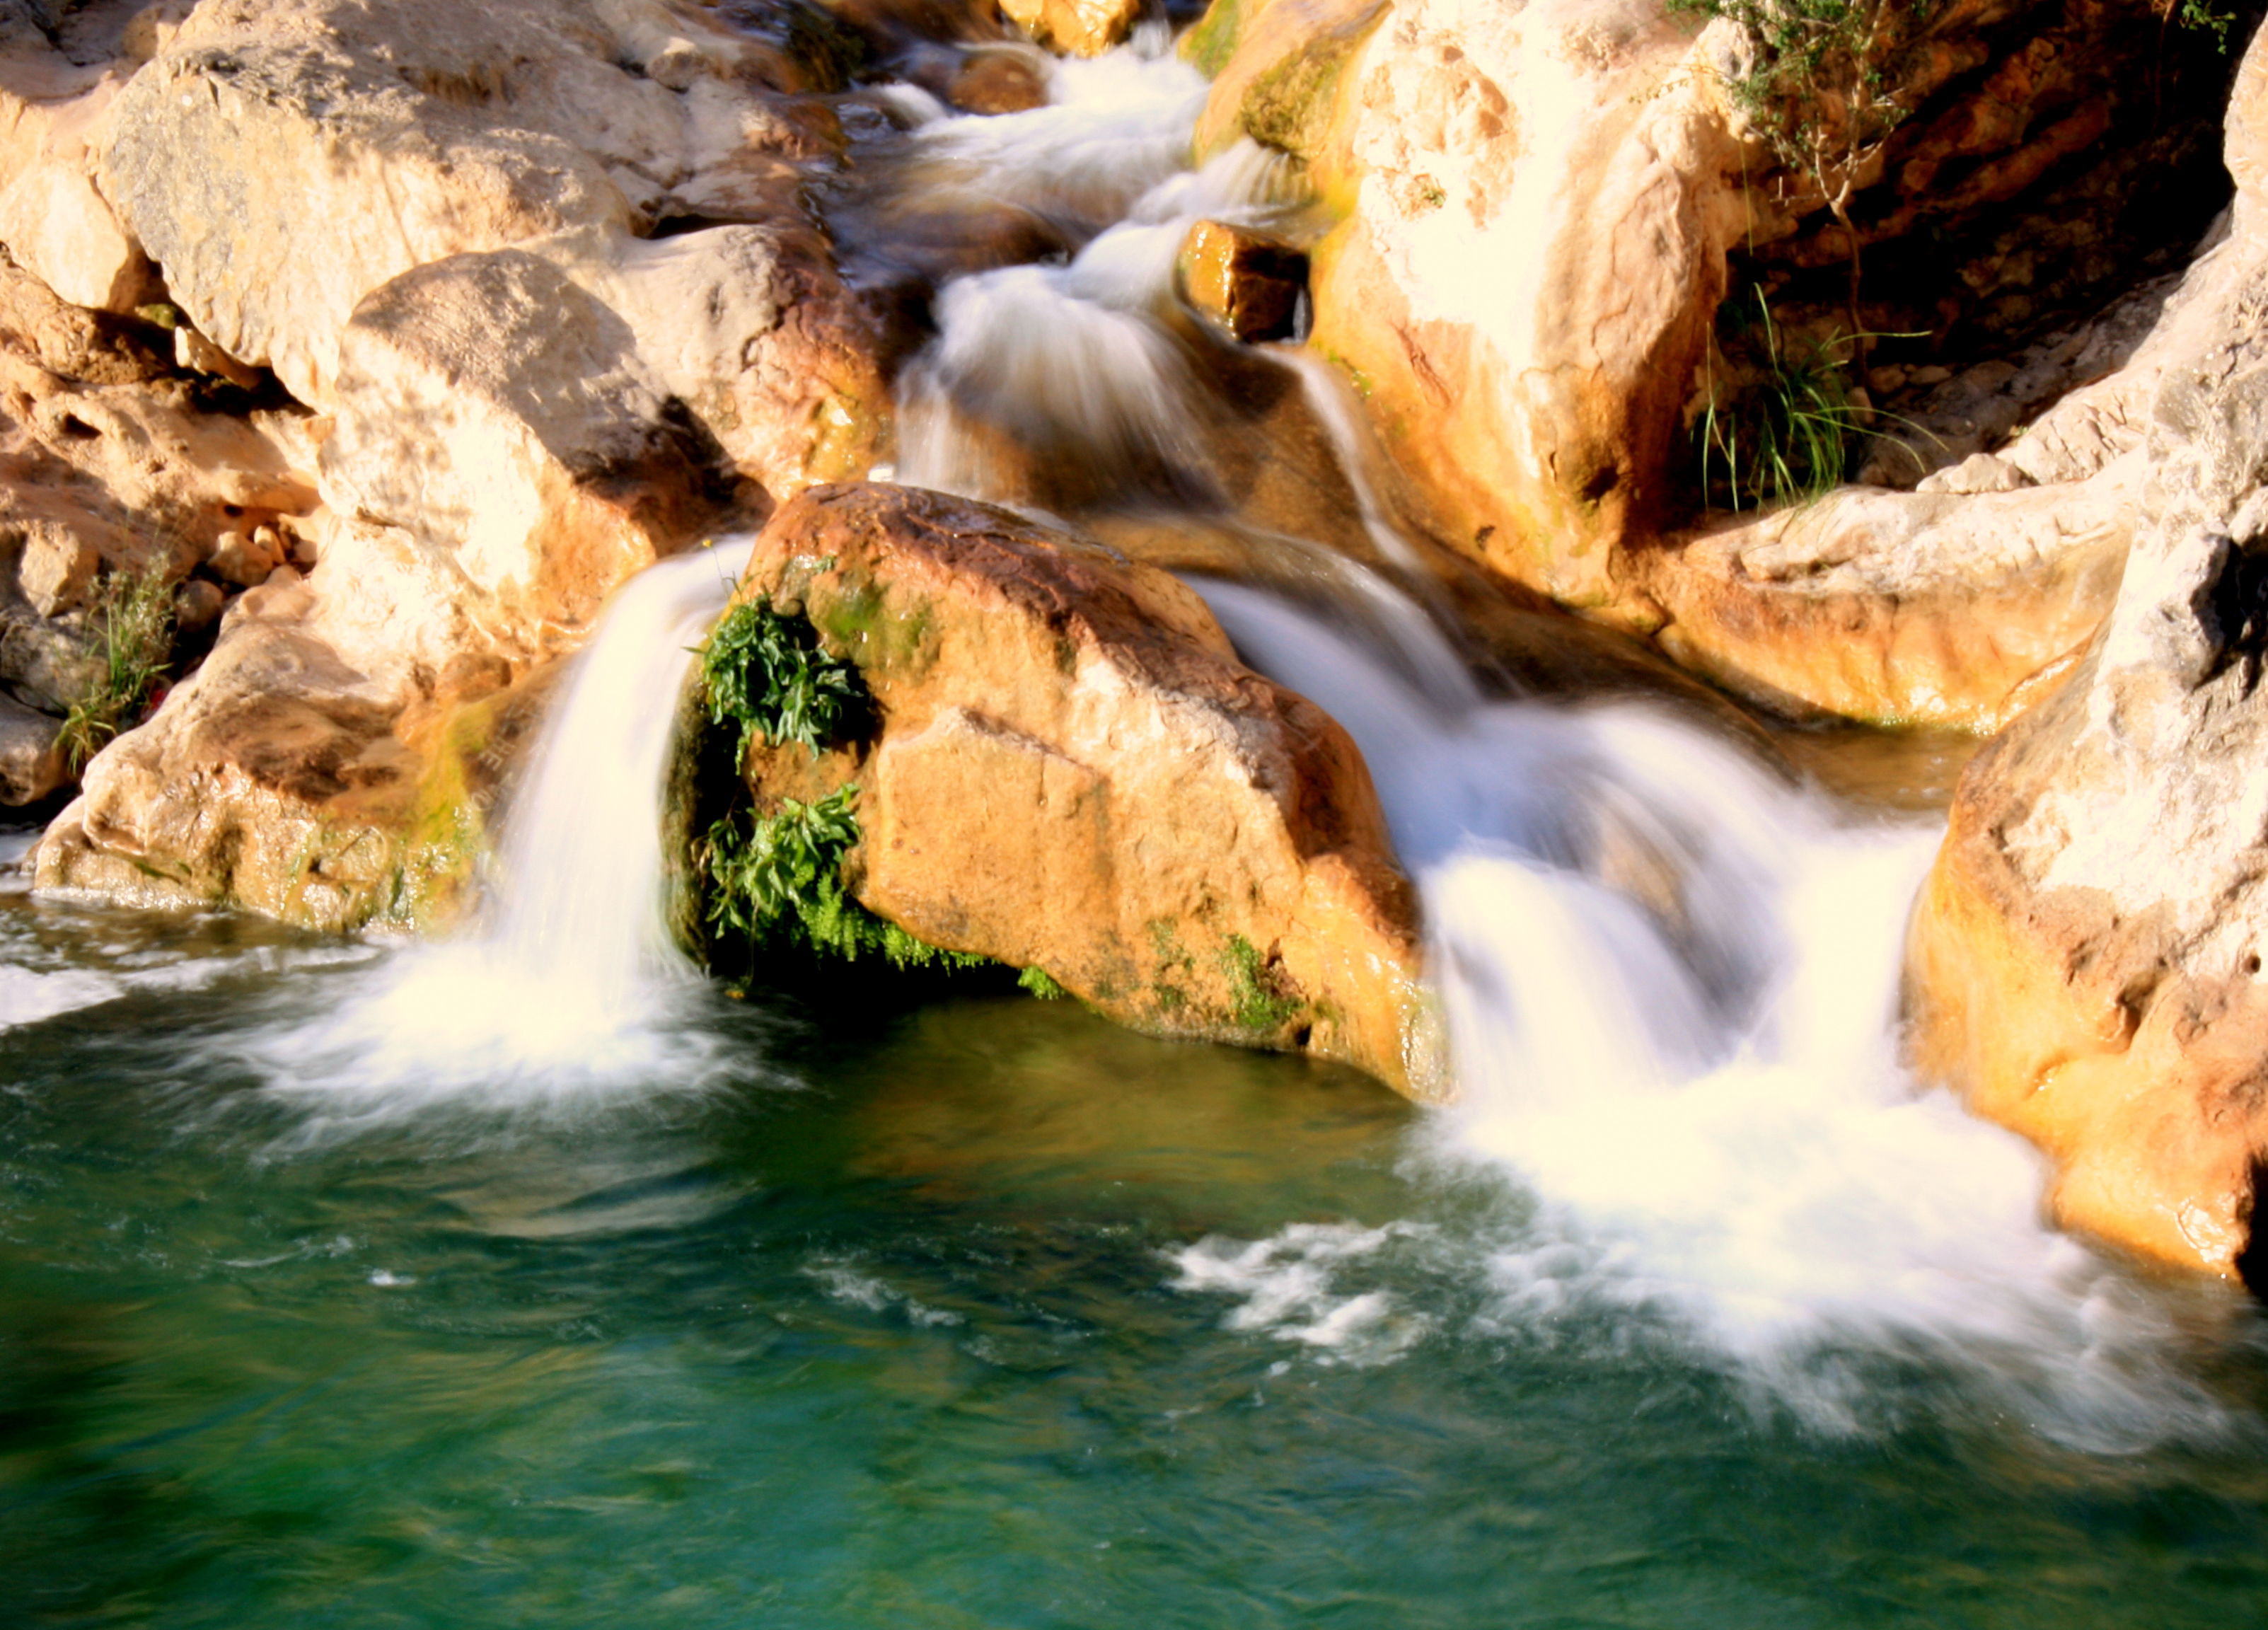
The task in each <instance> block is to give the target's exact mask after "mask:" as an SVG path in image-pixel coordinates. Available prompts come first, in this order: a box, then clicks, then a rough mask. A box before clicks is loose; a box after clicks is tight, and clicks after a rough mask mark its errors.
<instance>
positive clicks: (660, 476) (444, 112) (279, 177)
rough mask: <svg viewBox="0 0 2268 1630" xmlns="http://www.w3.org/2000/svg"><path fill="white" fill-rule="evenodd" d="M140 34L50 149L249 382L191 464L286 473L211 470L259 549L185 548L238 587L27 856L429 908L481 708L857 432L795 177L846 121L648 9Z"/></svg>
mask: <svg viewBox="0 0 2268 1630" xmlns="http://www.w3.org/2000/svg"><path fill="white" fill-rule="evenodd" d="M141 46H142V49H143V53H144V56H146V58H147V60H146V61H143V62H139V63H138V64H137V63H136V61H134V60H132V59H127V60H124V61H122V63H121V64H120V65H119V67H118V69H117V72H116V74H115V75H114V77H115V78H117V79H119V80H121V81H122V83H121V84H119V85H114V86H113V87H112V89H111V91H110V92H107V93H106V99H105V100H103V102H102V103H101V104H100V106H99V108H98V109H97V110H96V113H97V115H98V116H94V117H92V119H91V121H90V122H89V124H88V128H87V129H86V130H85V134H84V141H83V148H84V155H83V167H85V168H87V169H88V170H89V171H90V173H92V174H93V175H94V176H95V178H96V179H97V181H99V189H100V191H101V193H102V195H104V196H105V197H107V198H108V199H109V200H110V201H111V203H112V204H113V205H114V208H115V211H116V217H117V219H118V220H119V222H120V223H121V224H122V230H123V231H124V232H126V233H127V234H128V235H129V237H130V239H131V240H132V241H133V242H134V243H135V244H136V245H138V246H139V247H140V249H142V250H146V251H147V252H148V254H149V256H150V257H151V260H152V261H153V262H154V263H155V264H156V265H157V267H158V269H160V270H161V271H162V273H163V276H164V280H165V281H164V288H165V291H166V305H165V306H163V307H162V308H152V309H153V311H155V312H156V313H157V315H158V317H159V318H162V319H163V321H168V322H172V323H174V324H176V325H177V326H178V336H177V337H178V338H179V339H180V341H181V342H182V345H181V347H180V355H181V356H184V357H190V356H194V357H195V358H202V359H203V362H202V363H201V364H200V365H202V366H204V367H206V368H207V370H208V372H213V373H216V374H222V375H225V376H226V377H227V378H228V379H230V380H244V381H248V382H249V384H250V386H251V387H252V389H253V390H254V391H255V392H265V393H267V394H268V395H269V397H272V398H273V399H274V400H275V401H276V402H278V403H279V404H280V405H279V407H278V408H277V409H276V410H275V413H276V419H277V424H276V429H275V433H274V435H273V436H271V438H270V439H271V440H276V441H278V443H279V446H280V448H281V450H280V452H278V453H276V454H269V455H267V456H266V457H265V458H261V457H242V458H232V457H228V456H218V457H215V458H213V459H212V460H211V461H210V463H211V464H212V465H213V466H214V467H217V468H228V467H231V466H233V467H235V468H239V469H247V470H252V471H255V472H256V471H258V470H260V469H261V468H267V467H269V466H278V465H280V466H282V467H283V468H282V469H281V470H280V471H279V475H282V476H288V477H289V479H290V481H291V483H297V484H295V485H292V486H291V488H290V490H288V491H285V492H277V493H262V494H258V495H247V494H238V495H235V496H236V497H237V498H239V500H240V501H241V500H243V499H245V498H247V497H254V498H258V500H259V501H260V502H261V503H264V504H267V505H270V506H272V507H273V509H274V510H275V512H276V513H278V514H283V513H286V511H287V510H288V513H289V516H290V525H289V529H288V531H289V535H288V536H284V535H279V534H276V532H275V529H274V528H272V527H271V528H270V535H271V536H274V537H275V538H276V546H275V547H274V548H271V549H261V548H255V547H251V540H252V538H253V535H254V533H255V532H257V530H258V527H257V524H256V523H259V522H261V521H263V520H265V519H266V516H265V514H264V513H252V514H249V515H248V516H247V518H246V519H245V520H243V521H241V522H240V523H238V524H235V526H234V529H233V534H232V535H231V534H230V533H229V532H228V531H225V530H224V529H223V528H222V527H213V526H210V525H205V526H203V527H199V528H196V529H195V530H194V531H193V533H192V535H191V536H190V537H189V538H188V549H187V550H186V551H185V553H184V557H183V558H182V560H181V561H180V563H179V566H178V570H179V571H180V572H188V571H189V570H190V569H191V568H192V567H194V566H196V565H198V564H200V563H203V564H205V565H206V566H207V567H208V568H209V569H210V572H212V573H213V574H215V575H217V576H218V577H219V578H221V579H224V580H225V581H226V582H227V583H228V584H230V585H231V586H247V585H248V586H253V592H252V594H250V595H248V596H247V597H246V598H245V599H244V600H242V601H239V602H238V603H236V604H235V606H234V607H233V608H232V610H231V612H230V614H229V616H227V617H226V619H225V621H224V622H223V623H222V624H221V627H220V631H219V633H218V637H217V645H215V648H214V650H213V652H212V654H211V656H210V659H209V660H207V661H206V662H205V664H204V666H203V667H202V668H201V669H200V670H199V671H198V672H197V673H196V674H195V675H194V676H193V677H192V678H191V679H190V680H189V681H188V682H186V683H184V684H182V685H181V686H180V687H179V688H178V689H177V690H175V691H174V693H173V696H172V697H170V698H169V699H168V701H167V703H166V706H165V707H163V708H162V709H160V711H159V712H158V714H157V716H156V717H155V718H154V719H152V720H151V722H150V723H149V724H148V725H146V726H144V727H143V728H142V729H140V730H138V731H134V732H131V733H129V735H128V736H127V737H125V738H122V740H121V741H118V742H117V743H116V744H114V746H112V747H111V748H110V749H107V751H106V752H104V753H103V754H101V755H99V756H98V757H97V758H96V760H95V761H94V762H93V763H92V765H90V767H89V768H88V771H87V772H86V776H85V796H84V798H83V799H82V800H81V802H80V803H78V804H77V805H75V806H74V807H73V808H72V809H71V810H70V811H69V812H68V813H67V815H66V816H65V817H64V818H63V820H62V821H61V822H58V824H57V826H56V828H55V831H54V833H53V834H52V835H51V837H50V838H49V840H48V843H47V845H46V846H45V848H44V849H43V851H42V854H41V861H40V864H41V868H42V869H41V876H42V878H43V879H44V880H45V881H46V882H47V883H48V885H49V886H53V887H60V888H78V889H92V890H97V891H99V892H104V893H108V894H123V895H130V896H136V897H155V898H166V899H174V898H184V897H186V898H191V899H197V900H206V901H221V902H227V903H232V904H239V905H243V906H247V907H249V908H252V909H254V910H259V911H268V912H271V913H274V914H276V915H279V916H283V917H285V918H291V919H293V920H300V921H306V922H310V923H314V924H319V925H322V926H353V925H355V924H357V923H361V922H365V921H368V920H371V919H372V918H393V919H397V920H402V921H420V920H427V919H430V918H433V917H435V916H438V915H446V912H447V911H449V910H450V909H452V907H453V902H454V901H455V900H456V899H457V897H458V896H459V894H460V889H459V885H460V884H461V883H462V882H463V881H464V880H465V878H466V877H467V875H468V868H469V867H470V864H471V861H472V859H473V858H474V857H475V855H476V853H477V852H478V849H479V845H480V842H481V836H482V826H483V822H482V800H484V799H485V797H486V796H487V794H488V793H490V792H491V791H492V790H493V784H494V782H495V780H496V775H497V769H498V766H499V764H500V763H501V762H502V754H501V747H500V744H499V743H498V742H497V741H491V740H490V737H491V735H492V734H494V732H495V731H497V730H498V729H500V728H503V726H499V725H498V723H497V719H499V718H507V719H516V718H517V717H518V716H519V699H520V698H522V697H525V696H526V695H528V694H531V689H532V687H533V686H534V684H535V683H536V682H538V681H539V680H540V677H541V674H542V672H543V671H544V669H545V667H546V665H547V664H548V663H549V662H550V660H552V659H554V658H556V656H558V655H559V654H561V653H563V652H566V651H569V650H571V649H573V648H574V647H575V645H577V644H578V643H579V641H580V639H581V638H582V636H583V634H584V633H585V631H586V630H587V629H588V627H589V625H590V623H591V620H592V619H593V616H595V615H596V613H597V611H598V609H599V608H600V606H601V605H602V604H603V603H604V601H606V599H607V597H608V594H610V593H611V592H612V590H613V589H614V588H615V586H618V585H619V584H620V583H621V582H622V581H623V580H624V579H626V578H628V577H629V576H630V575H631V574H633V573H634V572H637V571H638V570H640V569H641V568H643V567H644V566H646V565H648V564H652V562H653V561H654V560H655V559H657V558H659V557H661V556H664V555H666V554H669V553H672V552H674V551H675V550H677V549H682V548H684V547H685V546H687V545H688V544H689V543H690V542H694V541H695V540H696V539H697V538H699V537H700V536H702V535H703V534H704V532H706V531H708V530H710V529H711V528H713V527H717V526H718V525H721V524H725V523H726V522H728V521H730V520H733V519H734V518H736V517H747V518H761V516H762V514H763V513H766V512H767V511H768V510H769V509H770V506H771V505H772V504H773V503H774V502H775V501H777V498H780V497H784V496H785V495H786V494H788V493H791V492H792V491H794V490H797V489H798V488H799V487H801V486H803V485H806V484H808V483H811V482H813V481H816V480H821V479H828V478H832V477H835V476H840V475H843V474H846V473H850V472H854V471H863V470H864V469H865V467H866V466H867V464H868V463H869V462H871V461H872V460H873V457H874V456H875V454H876V453H877V452H878V450H879V446H880V438H881V436H882V435H883V433H884V429H883V427H884V424H885V423H886V416H887V387H886V386H885V385H884V383H883V381H882V379H881V376H880V370H879V367H878V365H877V363H876V360H875V348H874V343H873V333H872V330H871V325H870V323H869V321H868V320H867V318H866V316H865V313H863V311H862V310H861V309H860V307H859V306H858V303H857V301H856V299H855V298H854V297H853V296H852V295H851V292H850V291H849V290H848V289H847V288H846V287H845V286H844V284H843V282H842V279H841V278H840V277H839V276H838V275H837V273H836V269H835V267H834V264H833V262H832V260H831V258H830V255H829V253H828V246H827V244H826V240H825V239H824V237H823V236H822V235H821V232H820V231H819V229H818V227H817V225H815V223H814V220H813V219H812V218H811V217H810V216H809V215H808V213H807V212H806V209H805V206H804V204H803V203H802V201H801V198H800V195H799V188H801V186H802V185H803V183H804V181H806V179H807V178H808V175H809V174H810V173H811V172H812V170H813V169H814V166H818V167H824V166H828V165H830V164H833V163H835V162H836V160H837V157H838V155H839V152H840V151H841V147H842V142H843V137H842V133H841V130H840V129H839V128H838V127H837V125H836V122H835V115H834V114H833V113H832V111H831V110H830V109H829V108H828V107H827V106H826V105H825V104H824V103H823V102H821V101H820V100H815V99H814V98H811V97H808V96H806V95H804V94H802V92H803V90H804V87H805V85H806V82H807V80H808V79H809V78H810V77H811V75H810V73H809V72H808V71H807V67H808V65H807V64H806V63H802V62H801V61H799V59H798V58H796V57H795V56H794V55H792V54H790V53H788V52H786V51H784V50H783V49H781V48H778V47H776V46H775V45H772V44H770V43H767V42H766V41H764V40H763V39H762V38H760V37H758V36H757V35H756V34H755V33H745V32H742V33H735V32H729V31H727V30H725V28H724V27H723V26H721V25H720V24H719V23H718V20H717V18H715V17H714V16H713V15H711V13H709V12H707V11H704V10H703V9H702V8H699V7H695V6H683V7H678V6H673V5H669V4H660V3H659V0H654V3H639V0H631V3H630V4H616V3H614V0H603V3H602V0H590V3H589V4H570V5H566V6H560V5H555V4H534V3H533V0H530V3H528V4H501V5H483V6H479V7H470V8H468V7H462V6H453V5H443V4H408V5H393V6H387V7H383V8H378V9H372V8H369V7H366V6H361V5H354V4H341V3H337V0H283V3H282V4H265V3H262V4H205V5H201V6H198V7H197V8H195V11H193V12H189V13H188V14H187V15H186V17H185V18H175V19H173V22H170V23H168V24H167V26H166V27H164V28H163V29H160V30H158V31H157V32H156V33H152V34H151V36H150V37H149V38H148V39H146V40H143V41H141ZM106 83H108V82H106ZM687 223H692V224H694V225H696V228H697V229H696V230H692V231H685V230H681V227H682V226H683V225H685V224H687ZM664 226H667V227H668V228H669V230H668V231H667V232H666V234H665V235H661V236H653V235H651V234H653V233H655V232H656V231H657V229H659V228H661V227H664ZM18 306H24V307H26V308H27V309H28V306H27V303H26V302H18ZM33 315H34V317H37V315H38V313H33ZM19 326H22V327H24V328H28V329H29V330H30V333H29V335H28V338H27V343H26V349H27V350H33V351H34V352H35V354H38V355H41V356H45V355H46V354H47V353H48V352H49V351H54V352H56V353H58V354H59V355H62V356H64V357H66V358H69V357H75V356H77V355H78V354H79V353H82V352H84V353H85V354H86V355H88V356H89V357H90V358H93V359H94V361H95V362H96V363H98V364H99V365H101V366H100V369H96V370H92V371H93V372H97V373H98V375H99V377H101V378H106V379H107V378H108V377H109V375H110V374H113V373H116V372H119V369H120V366H121V365H119V364H117V363H115V362H114V361H112V360H110V356H111V351H114V350H116V349H117V348H116V347H115V346H113V347H111V351H106V350H103V349H102V347H101V345H99V344H98V343H96V342H99V341H102V340H103V339H104V338H105V337H106V336H104V335H103V334H101V333H99V332H98V333H95V334H93V335H92V336H79V335H77V333H76V331H75V330H73V329H71V328H70V327H69V326H68V325H67V324H64V323H61V322H58V321H28V322H26V323H24V324H21V325H19ZM134 332H135V333H136V334H139V333H141V332H143V330H141V329H138V328H137V329H136V330H134ZM74 347H76V349H74ZM159 362H160V363H161V364H162V362H163V359H162V358H160V359H159ZM101 369H107V372H101ZM83 371H89V370H83ZM145 372H150V370H145ZM155 372H157V373H158V374H162V375H164V376H166V377H165V379H164V380H160V381H159V382H160V383H161V384H163V383H165V382H166V380H170V379H171V378H172V377H173V372H174V370H173V369H169V368H165V367H163V366H159V367H158V368H157V369H156V370H155ZM104 388H107V389H109V390H111V391H112V392H113V393H114V394H116V393H121V392H124V391H126V390H127V389H128V387H127V386H125V385H111V386H107V387H104ZM177 388H178V387H177ZM199 388H201V389H202V388H203V387H199ZM92 389H93V387H92V386H88V387H84V389H83V392H82V394H85V392H89V391H92ZM149 394H150V391H149V389H147V388H145V389H144V391H143V392H142V394H141V396H137V397H136V398H135V400H136V401H139V400H141V399H142V398H143V397H146V396H147V395H149ZM208 394H210V393H208ZM80 417H82V418H85V417H87V416H86V415H85V414H84V413H81V414H80ZM145 417H146V415H145ZM222 422H223V423H225V424H236V423H237V421H235V420H232V419H224V420H223V421H222ZM98 424H99V422H98ZM63 439H66V440H70V438H69V437H65V438H63ZM79 440H85V438H79ZM97 440H98V441H99V442H100V443H101V444H102V445H107V444H108V441H109V440H110V438H107V437H103V438H98V439H97ZM175 440H178V438H175ZM72 445H73V446H74V447H76V446H77V442H73V443H72ZM255 451H257V450H256V449H255ZM73 456H74V457H75V458H77V461H79V462H80V463H82V464H84V463H85V462H87V459H88V455H86V454H85V453H83V452H75V453H74V454H73ZM117 484H118V483H117V481H116V480H115V479H114V480H112V481H111V483H110V485H111V486H112V488H113V489H115V488H116V487H117ZM271 484H276V483H271ZM239 506H241V505H239ZM126 507H128V508H129V509H130V508H131V507H133V506H132V505H127V506H126ZM286 553H288V554H289V556H290V564H288V565H284V564H281V560H282V557H283V556H284V554H286ZM269 572H275V573H276V575H275V576H273V577H272V578H271V577H270V576H269Z"/></svg>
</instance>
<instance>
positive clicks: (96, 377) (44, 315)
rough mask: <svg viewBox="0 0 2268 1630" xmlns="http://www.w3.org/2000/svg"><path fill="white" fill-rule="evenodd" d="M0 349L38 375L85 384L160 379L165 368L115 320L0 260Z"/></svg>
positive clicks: (131, 382) (134, 336)
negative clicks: (33, 366) (37, 370)
mask: <svg viewBox="0 0 2268 1630" xmlns="http://www.w3.org/2000/svg"><path fill="white" fill-rule="evenodd" d="M0 346H5V347H6V348H7V349H8V350H11V351H13V352H15V353H16V354H17V355H18V356H19V357H22V358H25V359H26V360H27V361H29V362H32V363H34V364H36V365H38V366H39V367H40V369H41V370H43V371H44V372H48V373H51V374H55V375H56V376H58V377H59V378H61V379H63V380H70V381H72V382H74V383H78V384H85V385H138V384H144V383H147V382H148V381H150V380H156V379H161V378H163V377H164V376H165V373H166V365H165V363H164V362H163V361H162V360H161V359H160V358H158V356H157V355H155V354H154V353H153V352H152V351H151V349H150V347H149V346H148V345H147V344H146V343H144V342H143V341H142V339H141V338H140V337H139V336H136V335H133V334H131V333H130V332H129V331H128V330H127V328H126V326H125V325H124V324H122V323H120V322H119V321H116V320H115V319H106V318H105V317H104V316H103V315H102V314H101V313H96V312H92V311H88V310H87V309H85V307H84V306H73V305H71V304H70V303H69V302H68V301H65V300H63V299H57V298H56V296H55V291H53V290H51V289H49V288H48V285H47V284H44V283H41V282H40V280H39V279H38V278H37V277H33V276H32V275H31V273H29V272H27V271H25V270H24V269H22V268H20V267H18V266H17V265H15V264H14V263H13V262H9V261H7V260H5V259H4V258H0Z"/></svg>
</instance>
